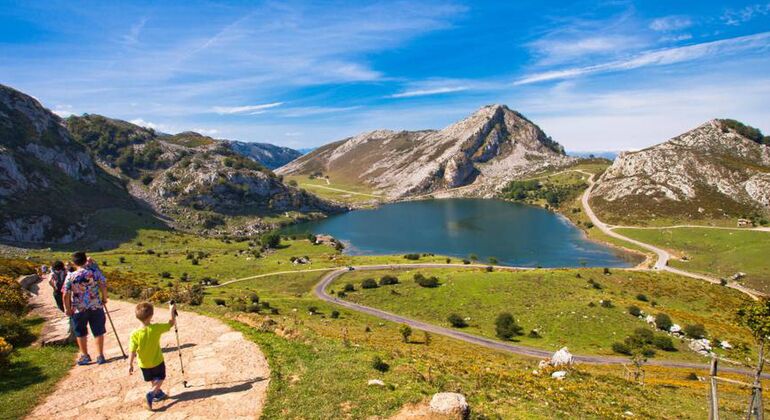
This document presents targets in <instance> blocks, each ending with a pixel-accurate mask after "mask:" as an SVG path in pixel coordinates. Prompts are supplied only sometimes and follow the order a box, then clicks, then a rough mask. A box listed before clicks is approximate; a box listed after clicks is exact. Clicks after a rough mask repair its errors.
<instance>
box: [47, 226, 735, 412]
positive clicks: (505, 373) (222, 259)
mask: <svg viewBox="0 0 770 420" xmlns="http://www.w3.org/2000/svg"><path fill="white" fill-rule="evenodd" d="M140 243H141V245H140ZM150 249H151V250H152V253H149V250H150ZM198 251H201V252H203V253H204V257H202V258H200V259H199V262H198V265H193V263H192V260H188V259H187V256H186V255H187V252H194V253H195V255H194V257H195V258H196V259H198ZM253 251H254V247H250V246H249V243H248V241H244V242H236V241H228V240H222V239H216V240H215V239H207V238H202V237H199V236H194V235H182V234H178V233H173V232H168V231H162V230H157V229H152V228H143V229H138V233H137V235H136V236H135V237H134V238H133V239H132V240H131V241H130V242H127V243H123V244H120V246H118V247H117V248H116V249H114V250H111V251H105V252H95V253H94V256H95V258H96V259H97V261H102V260H105V261H107V262H108V265H107V266H105V267H103V268H104V269H105V270H106V271H108V276H109V277H110V278H111V279H112V282H113V284H115V283H116V282H117V280H118V279H119V276H118V275H117V274H114V273H113V274H109V272H110V271H112V270H119V271H120V272H122V273H124V274H125V275H128V276H130V277H132V278H133V279H134V281H136V282H139V283H140V284H143V285H145V286H151V287H154V288H156V289H159V290H169V288H170V287H174V286H175V285H176V284H181V285H185V284H193V283H196V282H198V281H199V280H201V279H202V278H203V277H209V276H210V277H216V278H218V279H219V280H220V281H224V280H226V279H230V278H243V277H249V276H253V275H257V274H262V273H270V272H274V271H284V270H304V269H315V268H323V267H331V266H344V265H346V264H350V263H360V264H365V263H383V262H386V261H391V262H403V261H405V260H404V259H403V257H402V256H378V257H355V258H351V257H347V256H341V255H340V254H339V253H337V252H336V251H334V250H333V249H332V248H330V247H326V246H323V245H317V246H316V245H311V244H310V243H309V242H308V241H306V240H299V239H298V240H293V241H292V240H290V241H284V242H282V245H281V246H280V247H279V249H277V250H275V251H270V252H267V253H264V255H263V256H262V257H260V258H255V257H254V255H253ZM205 254H208V255H205ZM35 255H36V257H37V258H46V259H48V258H51V257H54V256H57V257H61V256H64V255H65V254H64V252H61V253H56V254H51V253H47V252H42V251H40V252H36V253H35ZM300 255H308V256H309V257H310V259H311V261H312V264H310V265H296V266H295V265H293V264H291V263H290V262H289V259H290V258H291V257H292V256H300ZM121 256H122V257H124V259H125V262H124V263H120V262H119V258H120V257H121ZM421 260H428V261H443V258H440V257H424V258H421ZM164 271H167V272H168V273H169V277H170V278H164V277H163V275H162V274H163V272H164ZM581 271H582V272H583V273H585V275H584V278H583V279H582V280H580V279H576V278H575V277H574V275H575V273H576V272H577V271H575V270H571V271H546V270H542V271H539V272H538V273H540V274H542V276H543V280H541V281H540V282H539V283H537V284H536V286H537V287H531V286H532V285H533V284H535V283H530V280H524V279H522V278H519V277H517V276H520V275H518V274H517V275H513V276H516V279H515V280H511V281H507V280H504V279H503V280H501V281H500V282H498V283H494V282H492V281H488V282H486V284H487V285H488V286H490V287H492V288H493V289H488V290H497V289H498V288H503V289H506V290H509V291H510V293H511V295H512V296H524V295H528V296H535V295H539V294H542V296H540V297H539V300H533V301H532V305H533V307H534V308H539V309H537V313H538V314H540V315H542V314H544V313H546V311H544V310H543V307H545V306H547V305H548V304H549V303H550V304H555V305H559V307H567V308H568V307H569V306H570V305H571V304H570V302H572V304H574V305H575V308H576V313H578V311H580V313H581V314H582V311H583V310H584V308H585V310H592V311H596V312H594V314H597V315H601V314H602V312H599V310H601V311H605V312H604V313H605V314H607V315H602V316H605V317H606V319H607V320H609V321H608V322H611V323H610V324H609V325H611V326H613V327H614V326H617V328H618V329H617V332H618V333H619V334H620V333H622V329H621V327H623V326H624V325H627V323H630V324H633V323H634V322H636V321H634V320H633V318H631V317H630V316H627V315H624V314H622V309H623V306H622V305H623V303H622V302H625V301H630V300H633V299H634V295H633V293H635V292H636V291H638V290H641V291H644V292H646V293H648V296H649V297H650V298H651V300H652V299H655V300H657V302H658V304H659V306H660V307H665V308H666V309H667V311H669V313H670V314H671V316H672V317H673V318H674V319H675V320H679V319H684V320H688V319H690V318H687V317H688V316H695V315H690V311H692V310H695V309H698V308H699V309H701V310H702V311H704V312H703V315H701V316H702V317H703V318H706V317H708V318H713V317H712V316H711V314H712V312H710V311H711V309H709V307H710V306H711V305H716V307H717V308H722V307H723V306H722V305H734V304H737V300H738V298H734V297H733V296H732V295H731V294H729V293H728V294H727V295H726V297H725V300H717V299H718V297H719V296H721V294H716V295H715V294H712V293H710V292H708V293H705V294H704V293H703V292H704V291H705V289H704V288H700V287H699V286H700V285H699V284H692V285H691V284H689V283H687V282H686V280H683V279H680V278H677V277H670V278H669V277H666V278H661V279H658V280H656V279H648V278H644V277H637V274H631V273H628V272H622V274H621V272H617V273H614V274H613V275H612V276H607V277H604V276H603V275H602V274H597V272H596V271H595V270H584V271H583V270H581ZM131 273H133V274H131ZM183 273H188V276H187V279H188V281H189V282H184V281H182V274H183ZM359 274H364V273H355V272H354V275H359ZM321 275H323V272H302V273H301V272H295V273H289V274H282V275H275V276H266V277H259V278H252V279H247V280H244V281H240V282H236V283H233V284H231V285H228V286H224V287H217V288H208V289H206V290H205V298H204V300H203V304H202V305H201V306H197V307H188V308H187V309H194V310H199V311H201V312H203V313H206V314H209V315H212V316H217V317H223V318H225V319H229V320H230V321H231V322H232V323H233V325H234V326H236V327H237V328H239V329H240V330H242V331H244V333H245V334H246V335H247V336H248V337H249V338H251V339H253V340H254V341H255V342H256V343H258V344H259V345H260V347H261V349H262V351H264V352H265V354H266V355H267V357H268V359H269V362H270V366H271V369H272V374H271V384H270V388H269V391H268V392H269V396H268V401H267V405H266V407H265V410H264V416H265V418H342V417H349V418H366V417H369V416H375V415H376V416H387V415H391V414H393V413H395V412H397V411H398V410H400V409H401V407H402V406H403V405H404V404H406V403H416V402H420V401H424V400H425V399H427V398H429V397H430V395H431V394H432V393H434V392H438V391H458V392H462V393H463V394H465V395H466V396H467V397H468V400H469V402H470V404H471V406H472V407H473V411H474V413H475V415H476V416H478V417H479V418H483V417H485V416H486V417H492V418H522V417H523V418H542V417H554V416H556V417H581V418H621V417H623V416H625V414H624V413H625V412H626V411H630V412H632V413H634V415H635V416H639V417H644V418H652V417H665V418H703V416H704V415H705V405H704V403H703V401H704V400H705V396H706V391H705V387H704V384H703V382H699V381H693V380H688V379H687V377H688V375H689V374H690V373H691V372H692V370H689V369H684V370H680V369H661V368H648V369H647V385H645V386H644V387H640V386H637V385H634V384H631V383H629V382H628V381H627V380H626V379H624V369H623V368H622V367H620V366H587V365H585V366H579V367H577V369H576V370H574V371H573V372H572V373H571V374H570V375H569V376H568V377H567V379H565V380H564V381H561V382H558V386H557V382H556V381H555V380H553V379H551V378H550V377H548V376H547V375H541V376H536V375H533V374H532V371H533V370H534V369H536V365H537V360H533V359H526V358H520V357H516V356H512V355H509V354H505V353H500V352H496V351H491V350H487V349H484V348H480V347H478V346H475V345H469V344H464V343H461V342H458V341H456V340H451V339H447V338H443V337H440V336H436V335H433V336H430V337H429V340H428V341H429V343H427V344H426V342H425V341H426V340H425V338H426V337H425V335H424V334H423V332H421V331H415V332H414V334H413V336H412V337H411V340H410V342H409V343H404V342H402V340H401V335H400V333H399V328H400V326H399V325H398V324H393V323H389V322H384V321H381V320H379V319H377V318H372V317H369V316H365V315H361V314H358V313H355V312H351V311H348V310H344V309H341V308H339V307H335V306H333V305H330V304H326V303H324V302H322V301H319V300H318V299H316V298H314V297H313V295H312V290H311V288H312V286H313V285H314V284H315V283H316V282H317V281H318V280H319V279H320V276H321ZM464 275H467V274H463V273H462V272H458V273H456V274H451V276H464ZM480 275H481V276H491V277H490V279H496V278H498V276H499V277H504V275H503V274H502V273H491V274H483V273H480ZM447 276H449V274H447ZM589 276H592V277H595V278H596V279H597V281H599V282H600V283H601V284H602V285H603V286H604V289H603V290H602V291H593V290H587V289H584V288H585V284H586V283H585V282H586V281H587V280H586V279H587V278H588V277H589ZM627 276H630V277H632V278H633V279H634V280H627ZM442 280H443V281H445V280H446V276H443V275H442ZM560 282H565V284H566V286H563V287H562V286H558V283H560ZM680 282H684V283H680ZM637 283H638V285H637ZM554 284H557V286H554V287H555V288H554V289H552V290H551V291H552V292H553V293H548V290H549V289H548V287H545V286H553V285H554ZM518 286H521V287H518ZM528 286H529V287H528ZM541 286H542V287H541ZM389 287H392V286H389ZM396 287H397V288H402V290H404V291H406V290H411V289H412V288H414V286H413V285H412V284H408V283H407V282H405V283H404V284H403V285H400V286H396ZM514 289H515V290H514ZM524 289H532V290H531V291H529V292H528V291H526V290H524ZM658 289H660V290H661V291H660V292H658V291H656V290H658ZM448 290H449V289H448V288H446V287H445V286H444V287H440V288H437V289H432V290H431V293H434V292H437V293H443V292H445V291H448ZM537 290H540V292H537ZM388 291H389V290H388V288H382V289H377V290H374V291H371V290H369V291H367V292H365V293H369V292H373V293H374V294H373V296H376V294H380V293H383V292H385V293H387V292H388ZM718 291H720V292H721V291H722V289H718ZM414 292H415V293H416V292H418V291H416V290H415V291H414ZM357 293H359V292H356V294H357ZM468 293H470V292H468ZM506 293H507V292H506V291H505V290H504V291H502V292H501V293H497V294H495V295H493V294H491V293H486V295H487V296H489V297H490V299H498V300H499V299H503V297H502V296H504V295H505V294H506ZM602 293H606V294H608V295H609V296H611V297H612V299H613V301H615V302H616V308H613V309H606V308H588V307H587V300H586V299H588V300H596V298H597V297H598V296H600V295H601V294H602ZM658 293H660V295H658ZM252 294H256V295H257V296H258V297H259V300H260V302H263V303H261V307H260V309H259V311H260V312H261V313H259V314H256V313H248V310H247V311H244V309H248V307H249V306H248V305H246V307H244V306H243V305H242V302H243V301H244V298H245V299H248V300H250V299H251V295H252ZM363 294H364V293H361V295H363ZM497 295H500V296H497ZM349 296H352V295H349ZM409 296H416V294H412V295H408V294H402V296H400V297H399V296H394V298H396V297H398V298H404V299H410V297H409ZM453 296H454V295H453ZM555 296H558V298H555ZM434 298H435V299H434ZM445 298H446V296H441V298H439V295H436V296H432V297H431V299H430V300H426V301H420V302H419V304H420V305H426V306H429V307H439V306H442V305H447V304H452V301H447V300H446V299H445ZM456 300H457V301H458V303H459V302H466V301H467V300H465V298H463V297H458V298H457V299H456ZM264 302H268V303H267V305H266V304H265V303H264ZM562 302H563V303H562ZM220 303H221V304H220ZM516 305H521V302H519V303H517V304H516ZM645 305H646V304H644V303H640V304H639V306H641V307H646V306H645ZM273 309H274V310H275V311H277V314H270V313H271V312H272V311H273ZM311 309H314V311H313V313H312V314H311ZM463 309H468V310H470V309H472V305H469V304H465V305H464V306H463ZM506 310H511V311H512V312H514V313H515V314H516V315H517V317H519V316H524V314H525V311H524V310H523V309H522V307H520V306H514V307H511V308H507V309H506ZM335 311H338V312H339V315H338V316H337V314H335ZM727 312H728V310H727V309H725V315H724V318H726V317H727V316H728V315H727ZM564 316H565V319H569V318H568V317H571V316H573V315H572V314H569V313H565V315H564ZM266 317H267V318H269V319H271V320H272V321H273V322H276V323H277V325H276V326H275V327H277V329H276V330H275V331H277V332H260V331H261V330H263V329H260V328H259V327H260V325H262V323H263V321H264V320H265V319H267V318H266ZM626 317H628V318H626ZM472 318H473V319H477V317H476V316H475V315H473V316H472ZM724 318H719V317H716V318H715V319H714V320H711V319H709V320H705V321H708V324H707V328H709V329H710V330H712V329H713V330H714V331H718V330H719V328H721V327H720V326H722V325H724V326H725V327H724V328H725V329H726V330H730V331H732V329H731V328H732V327H730V326H729V322H728V321H726V320H725V319H724ZM479 319H481V318H479ZM581 319H582V318H581ZM693 319H695V318H693ZM698 319H700V318H698ZM546 321H547V320H546ZM546 321H544V322H546ZM575 321H576V322H577V323H578V324H577V325H582V324H580V322H582V321H581V320H580V319H576V320H575ZM441 322H443V320H439V323H441ZM527 322H528V321H527ZM522 323H524V322H522ZM526 326H527V327H530V325H529V324H527V325H526ZM275 327H271V328H270V331H272V330H273V329H275ZM544 331H545V330H544ZM566 331H568V332H569V329H567V330H566ZM595 332H596V330H594V333H595ZM725 334H726V335H725V336H726V337H728V336H730V334H733V332H725ZM734 334H735V335H736V336H737V335H740V333H738V332H734ZM542 340H544V341H548V342H551V343H557V342H558V340H555V339H554V338H553V337H549V336H547V335H544V338H543V339H542ZM604 343H605V341H602V342H601V344H602V345H600V346H599V347H601V348H602V349H603V348H604V345H603V344H604ZM568 344H569V345H570V346H572V345H571V344H570V343H568ZM581 345H584V346H585V347H590V343H588V342H583V344H581ZM573 350H575V349H574V348H573ZM683 355H684V352H683V351H681V352H679V355H678V356H675V357H684V356H683ZM375 356H378V357H380V358H381V359H382V360H383V361H384V362H385V363H387V364H388V365H389V369H388V370H387V371H386V372H380V371H377V370H375V369H374V368H373V367H372V359H373V358H374V357H375ZM699 374H701V375H702V374H703V372H699ZM375 378H379V379H382V380H383V381H385V383H386V387H384V388H377V387H368V386H367V385H366V382H367V381H368V380H369V379H375ZM721 390H722V391H723V395H722V398H721V400H720V404H721V405H722V407H723V410H724V411H723V415H735V416H737V415H739V413H740V411H741V410H742V409H743V406H744V405H745V400H746V398H747V393H746V391H745V390H739V389H737V388H734V387H729V386H725V387H723V388H721Z"/></svg>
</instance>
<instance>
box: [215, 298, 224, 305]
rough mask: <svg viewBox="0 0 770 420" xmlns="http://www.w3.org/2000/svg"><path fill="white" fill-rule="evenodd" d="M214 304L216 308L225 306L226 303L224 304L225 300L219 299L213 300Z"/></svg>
mask: <svg viewBox="0 0 770 420" xmlns="http://www.w3.org/2000/svg"><path fill="white" fill-rule="evenodd" d="M214 303H215V304H216V305H217V306H226V305H227V302H225V300H224V299H221V298H214Z"/></svg>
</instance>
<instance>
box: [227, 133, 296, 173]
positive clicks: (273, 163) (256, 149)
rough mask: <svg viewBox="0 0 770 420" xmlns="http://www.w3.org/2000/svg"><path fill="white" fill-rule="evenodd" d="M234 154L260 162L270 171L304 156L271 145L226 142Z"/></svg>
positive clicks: (288, 149)
mask: <svg viewBox="0 0 770 420" xmlns="http://www.w3.org/2000/svg"><path fill="white" fill-rule="evenodd" d="M225 142H226V143H227V144H228V145H229V146H230V148H231V149H233V151H234V152H236V153H239V154H241V155H243V156H246V157H248V158H250V159H252V160H254V161H256V162H259V163H261V164H263V165H265V167H267V168H268V169H275V168H280V167H281V166H283V165H286V164H287V163H289V162H291V161H292V160H294V159H296V158H298V157H300V156H302V153H300V152H299V151H297V150H294V149H291V148H288V147H281V146H276V145H273V144H270V143H248V142H244V141H234V140H226V141H225Z"/></svg>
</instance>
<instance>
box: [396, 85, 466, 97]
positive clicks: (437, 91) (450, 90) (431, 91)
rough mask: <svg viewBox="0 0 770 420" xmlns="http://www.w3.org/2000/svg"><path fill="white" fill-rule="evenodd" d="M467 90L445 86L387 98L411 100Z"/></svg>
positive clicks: (406, 92)
mask: <svg viewBox="0 0 770 420" xmlns="http://www.w3.org/2000/svg"><path fill="white" fill-rule="evenodd" d="M464 90H468V86H446V87H437V88H431V89H416V90H406V91H403V92H400V93H396V94H393V95H390V96H389V98H412V97H415V96H428V95H441V94H444V93H454V92H462V91H464Z"/></svg>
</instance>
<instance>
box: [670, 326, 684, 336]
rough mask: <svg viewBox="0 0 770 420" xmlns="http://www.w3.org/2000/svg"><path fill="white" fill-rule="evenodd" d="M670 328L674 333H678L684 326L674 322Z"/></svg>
mask: <svg viewBox="0 0 770 420" xmlns="http://www.w3.org/2000/svg"><path fill="white" fill-rule="evenodd" d="M668 330H669V331H670V332H672V333H674V334H678V333H680V332H682V327H681V326H680V325H679V324H674V325H672V326H671V328H669V329H668Z"/></svg>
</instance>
